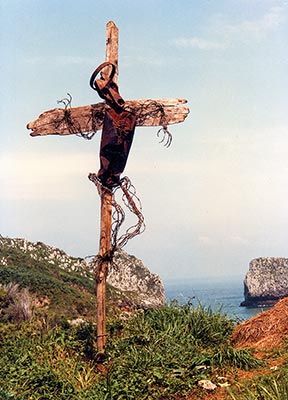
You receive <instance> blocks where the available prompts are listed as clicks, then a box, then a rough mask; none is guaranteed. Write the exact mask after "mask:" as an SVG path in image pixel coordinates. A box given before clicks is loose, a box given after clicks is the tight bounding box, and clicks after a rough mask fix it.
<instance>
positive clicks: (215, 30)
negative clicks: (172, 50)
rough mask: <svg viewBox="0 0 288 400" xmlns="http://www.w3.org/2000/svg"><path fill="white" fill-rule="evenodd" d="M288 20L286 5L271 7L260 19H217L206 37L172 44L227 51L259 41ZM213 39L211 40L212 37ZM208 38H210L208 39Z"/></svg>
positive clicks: (179, 39) (208, 28)
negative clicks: (239, 20)
mask: <svg viewBox="0 0 288 400" xmlns="http://www.w3.org/2000/svg"><path fill="white" fill-rule="evenodd" d="M286 19H287V12H286V7H285V4H283V5H282V6H273V7H271V8H270V9H269V10H268V11H267V12H266V13H265V14H264V15H262V16H261V17H259V18H255V19H249V20H243V21H241V22H234V23H230V22H227V20H226V21H225V18H223V17H222V18H220V19H219V16H218V17H217V21H218V22H217V24H216V26H213V27H211V26H210V27H207V33H206V35H205V37H198V36H192V37H190V38H189V37H187V38H183V37H182V38H176V39H174V40H173V41H172V43H173V44H174V45H175V46H176V47H186V48H196V49H199V50H205V51H209V50H225V49H227V48H229V47H232V46H233V45H234V44H235V43H237V42H238V43H239V42H242V43H243V42H251V41H259V40H262V39H263V38H265V37H266V36H267V35H268V34H269V33H271V32H273V31H275V30H276V29H277V28H279V27H280V26H281V25H282V23H283V22H284V21H285V20H286ZM212 35H213V37H212V38H211V37H210V36H212ZM207 36H208V37H207Z"/></svg>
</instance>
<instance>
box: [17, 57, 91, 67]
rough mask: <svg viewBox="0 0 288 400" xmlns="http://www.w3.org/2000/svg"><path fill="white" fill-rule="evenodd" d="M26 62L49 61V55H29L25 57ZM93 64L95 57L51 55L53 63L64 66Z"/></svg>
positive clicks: (39, 62)
mask: <svg viewBox="0 0 288 400" xmlns="http://www.w3.org/2000/svg"><path fill="white" fill-rule="evenodd" d="M25 62H26V64H30V65H37V64H46V63H51V58H49V57H29V58H26V59H25ZM73 64H74V65H89V66H90V65H91V64H92V65H94V64H95V57H94V58H93V57H81V56H68V55H59V56H53V65H56V66H63V65H64V66H65V65H73Z"/></svg>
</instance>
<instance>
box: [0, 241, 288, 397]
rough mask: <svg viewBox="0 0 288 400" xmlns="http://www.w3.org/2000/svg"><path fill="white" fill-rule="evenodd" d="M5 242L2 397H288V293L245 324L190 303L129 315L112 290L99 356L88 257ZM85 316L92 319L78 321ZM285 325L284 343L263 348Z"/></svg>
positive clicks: (0, 272)
mask: <svg viewBox="0 0 288 400" xmlns="http://www.w3.org/2000/svg"><path fill="white" fill-rule="evenodd" d="M1 239H2V241H1V253H0V262H1V267H0V279H1V282H2V286H1V287H0V399H7V400H8V399H16V400H40V399H41V400H46V399H53V400H54V399H57V400H62V399H63V400H64V399H65V400H66V399H68V400H87V399H89V400H90V399H91V400H121V399H128V400H153V399H160V400H162V399H171V400H172V399H174V400H184V399H187V400H188V399H189V400H192V399H193V400H195V399H197V400H198V399H205V400H208V399H209V400H211V399H214V400H224V399H227V400H228V399H229V400H231V399H232V400H287V398H288V384H287V382H288V379H287V378H288V376H287V372H288V341H287V333H288V332H287V330H286V329H287V323H285V321H286V322H287V315H288V300H287V302H285V301H283V302H282V303H281V304H279V306H278V308H277V310H276V311H277V312H276V313H275V312H274V311H273V309H272V310H271V313H270V314H269V313H268V314H264V316H261V314H260V315H259V316H257V320H256V319H255V320H252V321H251V323H250V324H249V323H248V322H246V323H245V324H243V325H238V326H237V327H236V329H235V326H236V322H235V321H232V320H230V319H228V318H227V317H226V316H224V315H222V314H221V312H220V311H219V312H215V311H212V310H211V309H209V308H204V307H202V306H201V305H199V306H198V307H194V306H193V305H192V304H190V303H187V304H185V305H179V304H178V303H177V302H173V303H171V304H170V305H167V306H165V307H162V308H161V309H154V310H146V311H138V312H135V313H134V314H130V315H128V314H123V313H119V312H117V309H116V308H115V307H114V304H115V303H117V302H119V299H120V297H119V296H121V294H120V293H115V292H111V293H110V294H109V299H110V300H109V304H110V306H109V307H110V309H109V312H108V334H109V335H108V340H107V347H106V359H105V360H104V361H102V362H101V363H99V362H98V358H97V348H96V329H95V324H94V322H93V316H94V314H95V312H94V311H95V304H94V295H93V290H94V289H93V287H94V283H93V280H92V276H91V274H90V273H89V271H87V270H86V269H85V268H83V265H82V263H81V260H80V259H73V258H71V257H68V258H67V256H66V255H65V253H61V251H59V250H55V249H52V250H51V249H49V248H47V246H45V245H42V244H41V243H39V244H37V245H36V246H34V247H33V248H30V249H29V248H27V243H26V245H24V244H25V243H24V242H23V243H22V244H21V243H20V247H19V246H18V247H17V246H15V243H14V244H13V243H11V242H9V239H5V240H3V238H1ZM28 247H29V246H28ZM51 251H52V253H51ZM53 252H54V253H53ZM56 253H57V254H56ZM51 254H54V255H53V256H51ZM11 282H13V283H12V284H11ZM275 307H276V306H275ZM276 315H277V318H276V317H275V316H276ZM79 316H81V317H84V319H86V322H83V323H81V324H80V325H79V326H75V325H73V323H72V322H69V319H71V318H74V317H79ZM265 321H266V322H268V323H266V324H265ZM281 321H282V322H281ZM280 322H281V323H280ZM276 325H277V327H278V330H279V332H278V331H277V332H278V338H279V339H281V340H279V341H278V342H277V346H274V347H273V346H271V341H270V342H269V343H270V347H269V348H268V347H265V346H264V347H263V343H264V341H263V335H267V333H269V335H270V331H269V329H270V328H271V332H272V331H273V334H275V332H276V331H275V329H273V326H276ZM261 326H264V329H263V330H261V329H260V328H261ZM280 326H282V328H281V334H280ZM269 327H270V328H269ZM268 328H269V329H268ZM233 332H234V334H233ZM253 337H254V339H255V340H254V341H253V340H252V339H253ZM259 343H261V346H262V347H261V346H260V347H259ZM265 343H266V342H265ZM273 343H276V338H275V336H274V339H273ZM248 347H249V348H248ZM207 381H208V383H207ZM209 382H210V383H209ZM207 384H208V385H210V386H211V385H212V388H213V389H211V390H210V389H209V388H208V389H207V388H204V387H203V385H204V386H205V385H207Z"/></svg>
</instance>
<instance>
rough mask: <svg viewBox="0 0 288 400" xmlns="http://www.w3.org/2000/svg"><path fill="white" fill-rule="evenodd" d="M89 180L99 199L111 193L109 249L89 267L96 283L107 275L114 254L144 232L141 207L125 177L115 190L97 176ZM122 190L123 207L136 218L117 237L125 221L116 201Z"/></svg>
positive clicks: (133, 189) (134, 191)
mask: <svg viewBox="0 0 288 400" xmlns="http://www.w3.org/2000/svg"><path fill="white" fill-rule="evenodd" d="M88 177H89V179H90V180H91V181H92V182H93V183H94V184H95V186H96V187H97V190H98V193H99V196H100V197H101V196H102V194H103V191H104V190H105V191H107V190H109V191H110V192H111V200H110V201H111V202H110V204H108V205H110V206H112V210H113V211H112V229H111V238H110V240H111V248H110V249H109V250H108V251H107V252H106V253H105V254H103V255H100V254H98V255H97V256H94V257H93V259H92V261H91V263H90V265H91V266H92V268H93V271H94V273H95V277H96V280H97V282H99V281H101V279H102V275H101V274H104V275H107V273H108V265H109V264H112V263H113V257H114V253H115V251H117V250H120V249H122V248H123V247H124V246H125V245H126V244H127V242H128V241H129V240H130V239H132V238H133V237H135V236H137V235H140V234H141V233H142V232H144V230H145V227H146V226H145V222H144V216H143V214H142V205H141V201H140V199H139V197H138V196H137V195H136V189H135V187H134V186H133V185H132V183H131V181H130V179H129V178H128V177H127V176H125V177H124V178H122V179H121V180H120V185H117V186H116V187H115V188H112V189H110V188H107V187H105V186H103V185H102V184H101V182H100V180H99V179H98V177H97V174H95V173H91V174H89V176H88ZM119 189H121V190H122V201H123V204H124V206H125V207H126V208H127V209H128V210H129V211H130V212H132V213H133V214H134V215H135V216H136V217H137V222H136V224H134V225H132V226H130V227H129V228H128V229H126V231H125V233H123V234H122V235H119V232H120V229H121V227H122V225H123V223H124V221H125V217H126V213H125V211H124V208H123V207H122V206H121V205H120V204H119V203H118V202H117V201H116V192H117V190H119Z"/></svg>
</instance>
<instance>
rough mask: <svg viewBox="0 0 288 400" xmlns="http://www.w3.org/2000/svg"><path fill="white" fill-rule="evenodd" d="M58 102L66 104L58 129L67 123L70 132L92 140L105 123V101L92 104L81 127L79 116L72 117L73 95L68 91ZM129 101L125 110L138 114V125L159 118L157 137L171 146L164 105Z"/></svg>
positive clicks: (152, 102)
mask: <svg viewBox="0 0 288 400" xmlns="http://www.w3.org/2000/svg"><path fill="white" fill-rule="evenodd" d="M57 103H58V104H60V103H62V104H63V105H64V114H63V118H61V119H59V118H58V119H57V120H55V121H54V128H55V130H56V131H57V129H58V128H59V127H60V126H61V125H66V126H67V128H68V131H69V133H71V134H75V135H76V136H80V137H82V138H84V139H86V140H91V139H92V138H93V137H94V135H95V133H96V132H97V126H98V129H99V126H101V125H102V124H103V121H104V114H105V104H104V103H103V104H102V103H98V104H92V105H91V114H90V116H89V119H88V120H87V123H86V124H85V125H86V127H85V128H83V127H81V125H80V123H79V122H78V121H77V118H72V113H71V105H72V96H71V94H70V93H67V97H64V98H63V99H61V100H58V101H57ZM129 103H130V102H127V103H126V104H125V106H124V110H127V111H130V112H133V113H135V114H136V115H137V125H138V126H143V125H145V120H147V119H148V118H149V119H151V120H154V119H155V120H159V124H158V125H160V126H161V128H160V129H159V130H158V132H157V137H159V138H160V137H161V140H160V142H159V143H163V145H164V147H169V146H170V145H171V143H172V135H171V133H170V132H169V130H168V128H167V126H168V124H167V118H166V115H165V108H164V105H163V104H161V103H160V102H157V101H154V100H147V101H144V102H139V103H136V104H135V105H134V104H133V105H132V104H129ZM101 106H102V107H101ZM88 127H89V128H88Z"/></svg>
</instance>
